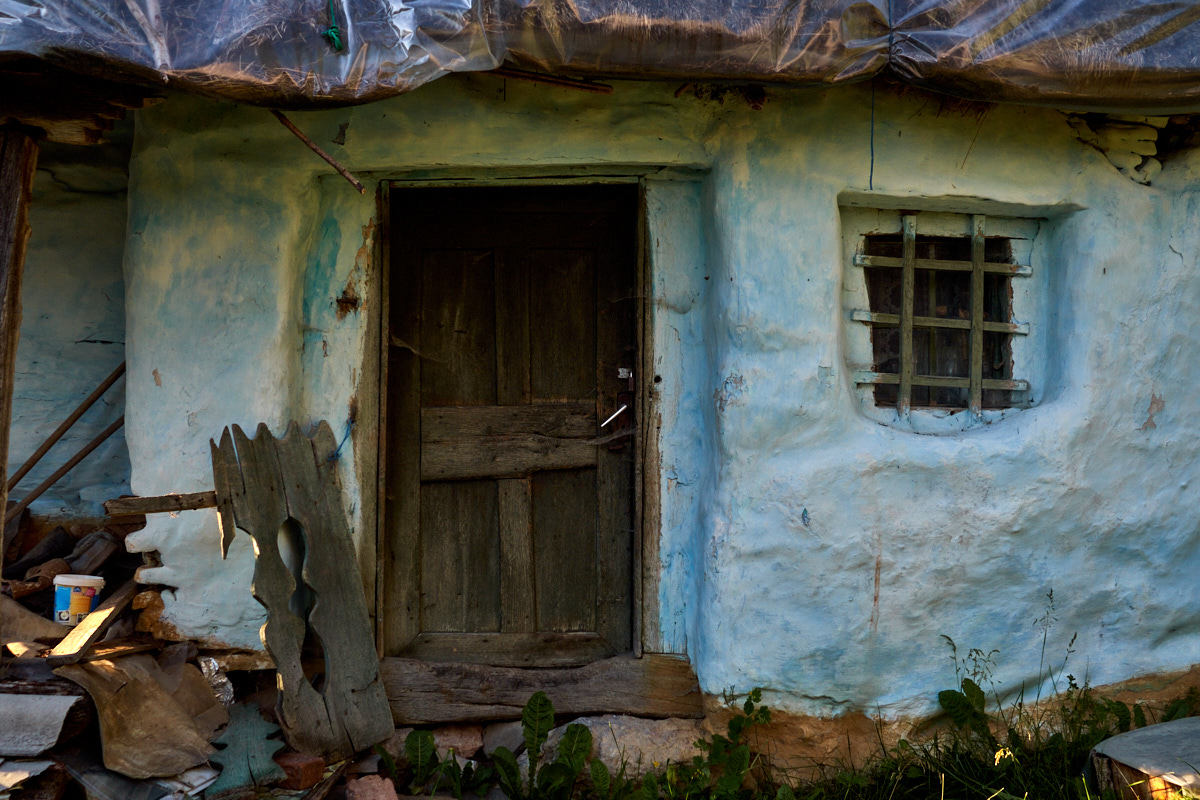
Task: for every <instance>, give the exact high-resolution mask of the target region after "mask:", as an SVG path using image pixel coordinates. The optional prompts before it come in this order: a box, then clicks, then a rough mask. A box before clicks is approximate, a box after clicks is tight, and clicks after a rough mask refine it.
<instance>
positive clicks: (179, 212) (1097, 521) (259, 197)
mask: <svg viewBox="0 0 1200 800" xmlns="http://www.w3.org/2000/svg"><path fill="white" fill-rule="evenodd" d="M675 89H676V86H675V85H673V84H672V85H667V84H657V83H617V84H616V91H615V92H614V94H613V95H612V96H611V97H605V96H597V95H592V94H585V93H581V92H573V91H570V90H564V89H556V88H550V87H546V86H539V85H530V84H522V83H517V82H512V81H509V82H507V85H505V83H504V82H503V81H502V80H501V79H499V78H495V77H492V76H485V75H480V76H458V77H454V78H447V79H444V80H441V81H438V82H436V83H435V84H432V85H430V86H428V87H425V88H422V89H421V90H419V91H417V92H415V93H413V94H411V95H407V96H404V97H399V98H396V99H394V100H390V101H387V102H384V103H380V104H375V105H369V106H363V107H356V108H351V109H344V110H337V111H324V112H312V113H295V114H293V115H292V118H293V120H294V121H295V123H296V124H297V125H298V126H299V127H300V128H301V129H303V130H305V131H306V132H308V133H309V135H310V136H312V138H314V139H315V140H316V141H317V142H318V143H320V144H321V145H322V146H324V147H326V148H328V149H329V150H330V151H331V152H332V153H333V154H334V155H335V156H336V157H337V158H338V159H340V160H341V161H342V162H343V163H345V164H346V165H347V166H348V167H349V168H350V169H352V170H354V171H356V172H360V173H361V172H365V171H370V173H371V176H373V180H380V179H384V178H433V177H438V176H445V175H449V174H456V175H459V176H469V177H474V178H480V179H485V178H489V177H490V178H497V177H503V176H504V175H508V176H510V177H511V176H512V175H514V174H517V171H523V174H526V175H532V174H539V175H558V176H568V175H571V174H573V173H575V174H578V173H579V170H580V169H581V168H585V167H590V168H600V171H604V169H606V168H610V169H611V171H612V172H614V173H615V172H622V171H626V172H628V171H633V172H637V171H639V170H640V171H643V172H646V173H647V174H648V177H647V180H646V187H647V217H648V230H649V237H648V238H649V242H648V246H649V252H650V257H651V273H652V282H653V292H654V302H653V307H654V317H655V318H654V320H653V329H654V333H653V343H652V346H653V348H654V357H655V363H656V365H657V370H656V372H657V375H658V376H659V377H661V378H662V380H661V382H660V383H658V384H656V385H657V387H658V395H659V408H660V411H661V414H662V427H661V432H660V436H661V440H660V446H661V451H662V467H661V473H660V484H661V492H662V504H663V509H662V527H661V538H660V554H659V559H658V563H657V564H652V565H651V567H652V568H654V567H657V568H659V569H661V584H660V591H659V597H658V605H659V612H658V617H657V619H656V620H651V622H650V624H651V625H652V626H657V631H656V633H657V638H658V639H659V647H660V648H661V649H663V650H667V651H676V652H686V653H687V654H688V655H689V656H690V657H691V659H692V660H693V663H694V665H695V667H696V671H697V673H698V675H699V678H700V681H701V684H702V687H703V689H704V690H705V691H706V692H711V693H719V692H721V691H722V690H724V689H727V688H730V687H732V688H733V689H734V690H735V691H747V690H749V689H751V688H753V687H756V686H761V687H764V688H765V689H766V690H767V692H768V699H769V701H770V702H771V703H772V704H773V705H775V706H777V707H780V708H782V709H784V710H788V711H793V712H799V713H809V714H823V715H828V714H837V713H841V712H849V711H856V710H864V711H867V712H868V713H874V712H879V713H881V714H883V715H884V716H889V717H890V716H904V715H908V714H918V713H921V712H923V711H926V710H928V709H929V708H931V707H932V704H933V703H934V702H935V695H936V691H937V690H939V689H943V688H947V687H948V686H950V685H951V684H952V683H953V680H954V673H953V669H952V666H951V662H950V660H949V658H948V655H949V651H948V649H947V645H946V644H945V641H944V640H943V639H942V636H943V635H945V636H949V637H952V638H953V639H954V640H955V641H956V642H957V643H958V645H959V647H960V648H962V649H964V650H965V649H966V648H970V647H978V648H982V649H983V650H985V651H989V650H992V649H997V650H998V651H999V652H998V653H996V654H995V656H994V659H995V662H996V669H995V677H996V679H997V681H998V682H999V683H1000V684H1001V685H1002V686H1010V687H1011V686H1017V685H1019V684H1020V683H1021V682H1022V681H1024V682H1025V683H1026V686H1028V687H1030V688H1032V686H1033V685H1034V684H1036V683H1037V682H1038V680H1039V658H1040V652H1041V647H1042V636H1043V630H1044V628H1045V626H1038V625H1037V624H1036V620H1038V619H1039V618H1042V617H1043V616H1044V613H1045V610H1046V607H1047V594H1048V593H1050V592H1051V591H1053V597H1054V611H1053V614H1052V616H1053V619H1054V621H1053V623H1052V624H1051V625H1050V626H1049V628H1048V632H1047V633H1046V636H1047V650H1046V652H1047V655H1048V657H1050V658H1053V659H1054V660H1055V661H1056V662H1059V661H1061V659H1062V658H1063V657H1064V656H1065V655H1066V652H1067V643H1068V641H1069V640H1070V639H1071V637H1072V635H1073V634H1075V633H1078V639H1077V640H1076V641H1075V644H1074V651H1073V652H1072V653H1071V655H1070V661H1069V663H1068V669H1069V671H1071V672H1073V673H1074V674H1075V675H1076V676H1077V677H1078V678H1080V679H1083V677H1084V676H1086V677H1087V678H1088V679H1090V680H1091V681H1092V682H1094V683H1102V682H1109V681H1115V680H1120V679H1123V678H1127V677H1130V676H1133V675H1137V674H1142V673H1151V672H1159V671H1167V670H1172V669H1177V668H1183V667H1186V666H1188V665H1190V664H1192V663H1193V662H1195V661H1196V660H1197V659H1196V656H1195V653H1196V652H1197V647H1198V645H1200V615H1198V613H1197V612H1198V610H1200V583H1198V582H1197V581H1196V580H1195V578H1194V575H1195V573H1196V572H1197V570H1198V569H1200V536H1198V529H1200V525H1198V523H1200V519H1198V518H1200V497H1198V496H1197V492H1198V491H1200V486H1198V485H1197V484H1194V483H1193V475H1192V472H1193V470H1194V469H1195V467H1196V463H1197V460H1198V458H1200V436H1198V435H1197V433H1198V430H1197V429H1198V427H1200V425H1198V420H1200V400H1198V399H1197V393H1196V392H1195V390H1194V387H1193V380H1194V379H1195V377H1196V376H1197V366H1196V365H1197V364H1200V330H1197V326H1200V308H1198V307H1197V306H1198V303H1200V273H1198V272H1197V269H1196V265H1197V259H1198V256H1200V225H1198V224H1197V215H1198V213H1200V209H1198V207H1197V205H1198V204H1197V194H1196V192H1195V190H1194V189H1193V188H1192V187H1193V186H1195V185H1196V181H1195V178H1196V172H1197V170H1198V169H1200V159H1197V158H1196V157H1194V156H1192V155H1189V154H1183V155H1180V156H1178V157H1177V158H1175V159H1174V160H1172V161H1169V162H1168V163H1167V165H1166V168H1165V170H1164V172H1163V173H1162V175H1161V176H1160V177H1159V178H1158V180H1156V181H1155V184H1154V185H1153V186H1151V187H1146V186H1140V185H1137V184H1135V183H1133V182H1132V181H1130V180H1128V179H1126V178H1124V177H1122V176H1121V175H1120V174H1119V173H1118V172H1117V170H1116V169H1115V168H1113V167H1112V166H1111V164H1110V163H1109V162H1108V161H1107V160H1106V159H1105V158H1104V156H1103V155H1102V154H1101V153H1099V152H1097V151H1096V150H1093V149H1091V148H1089V147H1087V146H1085V145H1083V144H1081V143H1080V142H1079V141H1077V140H1076V139H1075V137H1074V135H1073V132H1072V130H1071V128H1070V127H1069V126H1068V125H1067V121H1066V118H1065V117H1064V115H1062V114H1060V113H1057V112H1054V111H1049V110H1039V109H1026V108H1016V107H1003V106H997V107H993V108H984V107H970V108H965V107H962V106H958V105H955V104H944V103H943V102H942V101H941V100H939V98H937V97H933V96H927V95H920V94H914V93H909V94H905V95H903V96H900V95H894V94H891V93H888V92H886V91H884V90H883V89H882V88H879V89H877V90H876V91H875V92H874V94H873V93H872V91H871V89H870V87H867V86H862V87H845V88H839V89H837V90H831V91H828V92H817V91H811V90H794V89H782V88H772V89H770V90H769V93H768V100H767V103H766V105H765V107H763V108H762V109H761V110H755V109H753V108H750V107H749V106H748V105H747V104H746V103H745V102H744V101H742V100H741V99H739V97H738V96H737V95H729V96H726V97H725V98H724V100H723V101H719V100H713V99H711V98H710V99H698V98H697V97H695V96H693V94H692V93H690V92H687V91H685V92H681V93H680V94H679V96H675ZM872 120H874V122H873V124H872ZM342 126H345V127H344V144H334V143H333V141H332V140H334V138H335V136H337V134H338V132H339V129H340V128H341V127H342ZM872 145H873V151H874V157H873V159H872ZM662 167H671V168H677V170H676V172H674V173H665V172H658V171H657V169H658V168H662ZM839 198H840V199H839ZM848 202H854V203H858V204H860V205H868V206H869V205H872V204H877V205H879V206H887V207H891V208H896V207H901V208H913V209H918V210H919V209H924V208H934V207H937V208H941V209H945V208H956V209H960V210H962V211H964V212H981V213H989V214H995V213H1004V214H1007V215H1009V216H1018V217H1019V216H1027V217H1036V218H1040V219H1043V220H1044V222H1042V223H1041V225H1040V226H1039V229H1038V234H1037V238H1038V241H1036V242H1035V243H1034V244H1033V248H1032V262H1033V268H1034V271H1035V278H1032V279H1030V280H1034V281H1036V283H1034V284H1031V285H1033V286H1034V287H1035V289H1036V292H1037V293H1038V294H1039V297H1038V298H1037V299H1036V302H1031V303H1029V304H1026V305H1025V306H1024V307H1019V308H1018V309H1017V311H1018V314H1022V313H1027V314H1028V316H1027V317H1025V318H1023V319H1021V320H1020V321H1023V322H1028V323H1029V326H1030V334H1029V335H1030V342H1031V343H1036V344H1031V345H1030V346H1029V347H1027V348H1024V350H1023V351H1022V352H1026V353H1027V355H1026V356H1025V362H1026V363H1017V364H1016V365H1015V374H1016V375H1018V376H1019V377H1020V376H1025V377H1030V378H1031V380H1033V381H1034V386H1033V397H1034V400H1035V402H1034V405H1033V407H1031V408H1029V409H1027V410H1024V411H1021V412H1019V413H1016V414H1012V415H1010V416H1008V417H1007V418H1005V419H1003V420H1000V421H998V422H995V423H994V424H991V425H980V426H975V427H970V426H968V428H967V430H964V431H958V432H953V433H944V434H943V435H923V434H919V433H915V432H913V431H912V430H905V429H902V427H897V426H891V425H887V424H880V423H879V422H877V421H872V420H871V419H869V418H868V416H867V415H865V414H864V413H863V412H862V410H861V408H860V405H859V392H858V390H857V389H856V387H855V386H854V385H853V383H852V373H853V370H854V369H855V368H858V367H859V366H861V365H860V364H858V363H857V362H856V359H857V358H859V355H857V354H856V352H855V351H854V346H853V342H854V340H855V339H856V336H855V335H853V334H852V332H851V328H850V326H852V325H859V324H860V323H852V322H850V321H848V320H847V317H846V313H845V309H844V307H843V299H844V295H845V293H846V292H847V291H850V290H851V289H853V287H854V285H855V281H861V275H860V274H856V273H855V270H856V269H857V268H855V267H853V266H850V265H849V264H848V263H847V262H846V259H845V257H844V253H843V231H842V230H841V229H840V226H841V215H840V213H839V206H840V205H841V204H845V203H848ZM375 214H376V208H375V202H374V200H373V199H372V198H371V197H370V196H369V195H368V196H367V197H365V198H364V197H360V196H358V195H357V194H356V193H355V192H354V191H353V190H352V189H351V188H350V187H349V186H348V185H346V184H345V183H344V182H343V181H342V180H341V179H340V178H339V177H337V176H336V175H331V174H329V172H328V170H327V169H326V167H325V166H324V165H323V164H322V162H320V161H319V160H317V159H316V158H315V157H314V156H313V155H312V154H311V153H309V152H308V151H307V150H305V149H304V147H303V146H302V145H301V144H300V143H299V142H297V141H295V140H294V139H293V138H292V136H291V134H289V133H288V132H287V131H286V130H284V129H283V128H282V127H281V126H280V125H279V124H278V123H277V122H276V121H275V120H274V119H273V118H272V117H271V116H270V115H269V114H268V113H267V112H266V111H263V110H261V109H254V108H241V107H236V106H232V105H223V104H218V103H213V102H208V101H202V100H196V99H187V98H182V97H176V98H172V99H171V100H170V101H169V102H167V103H164V104H162V105H161V106H158V107H155V108H153V109H150V110H147V111H144V112H140V113H139V115H138V119H137V136H136V142H135V148H134V154H133V159H132V163H131V174H130V212H129V235H128V242H127V249H126V256H125V279H126V292H127V294H126V307H127V308H128V309H129V312H128V324H127V328H128V339H127V348H128V357H129V364H130V374H129V393H128V400H127V404H128V420H129V422H128V434H127V436H128V442H129V450H130V456H131V461H132V486H133V490H134V491H135V492H136V493H138V494H142V495H150V494H158V493H161V492H167V491H195V490H200V489H205V488H209V486H210V481H211V477H210V474H209V463H208V459H209V451H208V440H209V438H210V437H213V436H216V435H218V434H219V433H220V430H221V428H222V427H223V426H225V425H227V424H230V423H235V422H236V423H239V424H241V425H243V426H251V425H254V424H256V423H258V422H260V421H263V422H266V423H268V424H269V425H270V426H271V427H272V429H274V430H276V431H279V430H282V426H283V425H284V423H286V422H287V421H288V420H289V419H293V418H294V419H297V420H299V421H300V422H301V423H302V424H307V423H312V422H315V421H316V420H318V419H320V418H326V419H328V420H329V421H330V423H331V424H332V425H333V426H334V428H335V430H339V431H341V430H344V429H345V426H346V420H347V418H348V417H349V416H350V408H351V406H352V404H353V403H355V402H357V401H358V400H360V399H361V398H362V397H363V396H364V393H369V392H373V391H374V388H373V387H372V386H370V385H364V384H363V383H362V380H363V378H362V375H363V367H364V364H365V363H368V362H369V359H370V353H371V352H372V348H374V347H376V343H375V342H374V339H373V338H372V337H368V335H367V320H368V319H369V318H370V313H371V311H372V309H373V308H374V307H375V306H374V304H377V303H378V302H379V297H378V296H376V295H375V294H372V291H373V289H372V286H373V283H372V281H371V280H369V279H368V278H369V276H370V273H371V270H372V269H373V266H372V263H371V255H370V253H371V249H372V247H373V246H374V239H375V231H376V228H375V227H373V224H374V215H375ZM392 236H393V237H403V236H404V230H403V228H402V227H401V228H400V229H399V230H395V231H393V232H392ZM1038 276H1040V277H1038ZM348 286H352V287H353V289H354V292H355V294H356V295H357V296H358V297H359V298H360V300H361V304H360V306H359V308H358V310H357V311H352V312H350V313H347V314H345V315H344V316H340V317H339V315H338V313H337V306H336V303H335V300H336V299H337V298H338V297H340V296H342V295H343V293H344V292H345V291H346V290H347V287H348ZM402 290H403V289H402V288H401V287H395V288H394V289H393V291H402ZM857 338H858V339H861V336H858V337H857ZM369 339H370V340H369ZM1152 404H1153V408H1154V409H1155V410H1154V412H1153V413H1151V411H1150V409H1151V408H1152ZM359 423H360V424H359V426H358V428H356V431H355V434H354V435H353V436H351V437H350V439H349V441H347V443H346V445H345V449H344V451H343V453H344V456H343V476H344V481H345V485H346V498H345V500H346V505H347V509H348V510H349V511H350V513H351V516H352V519H353V520H354V528H355V531H356V536H357V537H358V547H359V551H360V566H362V567H363V569H364V575H365V576H366V577H365V583H366V584H367V587H368V590H371V588H372V586H373V580H374V578H373V575H374V567H373V564H374V531H373V530H371V529H369V528H370V526H369V525H367V524H364V504H363V502H362V498H363V496H365V495H367V494H368V493H369V492H371V491H374V489H373V487H366V486H364V485H363V483H362V478H363V475H364V474H366V473H365V472H364V470H365V469H366V468H365V467H364V465H365V464H366V463H367V455H366V454H364V453H362V452H360V451H359V450H361V447H360V445H361V444H362V443H363V442H364V441H366V439H365V438H364V437H363V436H362V435H361V434H362V433H363V431H362V427H363V425H369V422H364V421H363V420H361V419H360V420H359ZM217 542H218V536H217V528H216V521H215V517H214V515H213V514H212V513H211V512H207V511H205V512H187V513H182V514H179V515H178V516H177V517H174V518H170V517H164V516H159V517H156V518H154V519H153V520H152V521H151V523H150V525H149V526H148V527H147V528H146V529H145V530H144V531H142V532H140V533H138V534H136V535H134V536H131V537H130V546H131V547H132V548H133V549H146V550H149V549H154V550H158V551H160V552H161V554H162V561H163V564H164V566H163V567H162V568H160V569H153V570H144V571H143V579H144V580H146V581H148V582H160V583H163V584H167V585H169V586H173V587H177V588H175V589H174V591H173V592H169V593H168V594H167V596H166V598H165V599H166V615H167V617H168V619H170V620H171V621H172V622H173V623H174V624H176V625H177V626H178V627H179V628H180V629H181V630H183V631H185V632H188V633H191V634H193V635H200V636H207V637H209V638H211V639H212V640H214V641H223V642H226V643H230V644H234V645H239V646H246V647H252V646H255V645H256V644H257V642H258V627H259V625H260V624H261V621H262V616H261V610H260V608H259V606H258V605H257V604H256V603H255V602H254V601H253V600H252V599H251V597H250V594H249V583H250V576H251V572H252V555H251V551H250V546H249V538H248V537H245V536H239V537H238V539H237V542H236V543H235V545H234V548H233V552H232V553H231V556H230V559H229V560H228V561H227V562H224V563H222V562H221V560H220V556H219V552H218V544H217ZM384 613H386V610H385V611H384ZM652 638H654V637H652Z"/></svg>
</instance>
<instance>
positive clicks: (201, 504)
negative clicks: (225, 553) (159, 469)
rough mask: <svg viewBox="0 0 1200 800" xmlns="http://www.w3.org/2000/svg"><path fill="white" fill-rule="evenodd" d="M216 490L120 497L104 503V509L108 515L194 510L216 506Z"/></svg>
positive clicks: (120, 515)
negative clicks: (155, 495)
mask: <svg viewBox="0 0 1200 800" xmlns="http://www.w3.org/2000/svg"><path fill="white" fill-rule="evenodd" d="M216 507H217V493H216V492H191V493H189V494H165V495H161V496H159V497H120V498H117V499H116V500H108V501H105V503H104V511H105V513H107V514H108V515H109V516H110V517H124V516H133V515H136V514H165V513H173V512H175V511H194V510H196V509H199V508H216Z"/></svg>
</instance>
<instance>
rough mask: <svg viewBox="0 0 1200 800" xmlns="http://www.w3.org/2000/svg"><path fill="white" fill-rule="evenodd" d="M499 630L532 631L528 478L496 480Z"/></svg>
mask: <svg viewBox="0 0 1200 800" xmlns="http://www.w3.org/2000/svg"><path fill="white" fill-rule="evenodd" d="M497 489H498V494H499V512H500V513H499V516H500V630H502V631H507V632H516V631H532V630H533V629H534V613H533V612H534V608H535V606H536V597H537V587H536V585H535V584H534V580H533V493H532V487H531V483H530V479H529V478H517V479H509V480H502V481H499V485H498V486H497Z"/></svg>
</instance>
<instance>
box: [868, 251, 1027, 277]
mask: <svg viewBox="0 0 1200 800" xmlns="http://www.w3.org/2000/svg"><path fill="white" fill-rule="evenodd" d="M854 266H856V267H892V268H896V267H903V266H904V259H903V258H896V257H895V256H868V255H863V254H862V253H859V254H858V255H856V256H855V257H854ZM915 266H916V268H917V269H937V270H942V271H944V272H971V271H972V270H973V269H974V268H975V267H974V266H973V265H972V263H971V262H970V261H947V260H945V259H940V258H918V259H917V260H916V262H915ZM983 271H984V272H995V273H997V274H1000V275H1011V276H1012V277H1014V278H1028V277H1029V276H1030V275H1032V274H1033V268H1032V267H1027V266H1025V265H1023V264H1004V263H1002V262H998V261H985V262H983Z"/></svg>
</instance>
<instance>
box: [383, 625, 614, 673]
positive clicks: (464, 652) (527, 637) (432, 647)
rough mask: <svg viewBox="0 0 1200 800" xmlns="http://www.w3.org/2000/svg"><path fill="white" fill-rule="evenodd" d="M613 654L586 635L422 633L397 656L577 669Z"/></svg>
mask: <svg viewBox="0 0 1200 800" xmlns="http://www.w3.org/2000/svg"><path fill="white" fill-rule="evenodd" d="M616 654H617V651H616V650H615V649H613V647H612V646H611V645H610V644H609V643H608V642H607V641H605V640H604V638H602V637H601V636H600V635H599V634H596V633H590V632H581V633H553V632H522V633H422V634H420V635H419V636H417V638H416V639H413V641H412V642H411V643H410V644H409V645H408V647H406V648H404V651H403V652H402V653H401V655H402V656H404V657H406V658H419V659H421V660H422V661H460V662H464V663H469V664H491V665H492V666H497V667H579V666H583V665H584V664H590V663H591V662H593V661H598V660H600V659H602V658H610V657H612V656H615V655H616Z"/></svg>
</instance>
